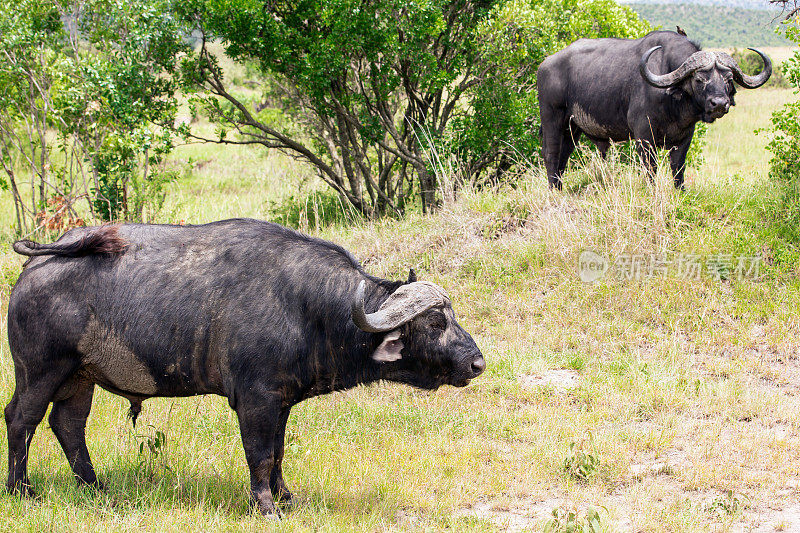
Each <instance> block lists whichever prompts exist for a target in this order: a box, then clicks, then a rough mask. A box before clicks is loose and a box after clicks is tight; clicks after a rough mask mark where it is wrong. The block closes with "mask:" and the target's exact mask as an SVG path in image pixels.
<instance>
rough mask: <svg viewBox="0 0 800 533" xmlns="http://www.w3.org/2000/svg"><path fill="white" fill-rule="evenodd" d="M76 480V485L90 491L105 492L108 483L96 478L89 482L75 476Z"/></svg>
mask: <svg viewBox="0 0 800 533" xmlns="http://www.w3.org/2000/svg"><path fill="white" fill-rule="evenodd" d="M76 481H77V483H78V487H81V488H84V489H88V490H91V491H94V492H105V491H107V490H108V485H106V484H105V483H103V482H102V481H98V480H96V479H95V480H94V481H92V482H89V481H84V480H82V479H80V478H77V479H76Z"/></svg>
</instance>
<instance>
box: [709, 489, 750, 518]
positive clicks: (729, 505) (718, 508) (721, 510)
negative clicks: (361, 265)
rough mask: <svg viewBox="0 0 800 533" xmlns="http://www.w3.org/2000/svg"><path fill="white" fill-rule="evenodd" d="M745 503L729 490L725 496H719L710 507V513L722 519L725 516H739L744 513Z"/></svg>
mask: <svg viewBox="0 0 800 533" xmlns="http://www.w3.org/2000/svg"><path fill="white" fill-rule="evenodd" d="M744 506H745V503H744V502H743V501H742V499H741V498H739V496H736V494H735V493H734V492H733V491H732V490H731V489H728V490H726V491H725V493H724V494H721V495H720V496H717V497H716V498H714V500H713V501H712V502H711V503H710V504H709V505H708V512H709V513H714V514H716V515H718V516H719V517H720V518H723V517H725V516H737V515H739V514H740V513H741V512H742V509H743V508H744Z"/></svg>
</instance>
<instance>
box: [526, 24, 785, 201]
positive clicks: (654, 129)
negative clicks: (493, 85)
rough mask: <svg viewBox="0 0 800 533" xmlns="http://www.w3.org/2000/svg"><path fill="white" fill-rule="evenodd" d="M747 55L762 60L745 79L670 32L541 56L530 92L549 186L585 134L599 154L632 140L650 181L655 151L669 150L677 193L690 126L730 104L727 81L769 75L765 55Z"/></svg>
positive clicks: (754, 83) (748, 81) (716, 55)
mask: <svg viewBox="0 0 800 533" xmlns="http://www.w3.org/2000/svg"><path fill="white" fill-rule="evenodd" d="M751 50H752V49H751ZM754 51H755V52H757V53H758V54H759V55H760V56H761V57H762V58H763V60H764V70H763V71H762V72H761V73H760V74H758V75H756V76H748V75H746V74H744V73H743V72H742V70H741V69H740V68H739V66H738V65H737V64H736V62H735V61H734V60H733V58H731V56H729V55H728V54H726V53H724V52H707V51H703V50H700V47H699V46H698V45H697V44H695V43H693V42H692V41H690V40H689V39H687V38H686V37H685V36H684V35H679V34H677V33H674V32H671V31H656V32H652V33H650V34H648V35H646V36H645V37H642V38H641V39H635V40H628V39H581V40H578V41H576V42H574V43H572V44H571V45H569V46H568V47H566V48H564V49H563V50H561V51H559V52H558V53H555V54H553V55H552V56H550V57H548V58H547V59H545V60H544V61H543V62H542V64H541V65H540V66H539V70H538V74H537V88H538V91H539V111H540V116H541V121H542V152H543V157H544V162H545V167H546V169H547V177H548V181H549V183H550V186H551V187H557V188H559V189H560V188H561V174H562V173H563V172H564V169H565V168H566V166H567V160H568V159H569V156H570V154H572V152H573V150H574V149H575V144H576V143H577V141H578V139H579V138H580V136H581V134H585V135H586V136H587V137H588V138H589V139H590V140H591V141H592V142H594V143H595V144H596V145H597V147H598V148H599V149H600V153H601V154H602V156H603V157H605V155H606V151H607V150H608V148H609V146H610V144H611V142H619V141H627V140H629V139H636V141H637V148H638V150H639V155H640V156H641V158H642V162H643V163H644V165H645V166H646V167H647V170H648V173H649V174H650V176H651V179H652V176H653V175H654V173H655V169H656V166H657V165H656V153H655V149H656V148H667V149H669V162H670V167H671V169H672V175H673V176H674V178H675V187H678V188H683V172H684V164H685V163H686V153H687V152H688V150H689V145H690V144H691V142H692V135H694V127H695V124H696V123H697V122H698V121H700V120H702V121H704V122H714V120H716V119H718V118H720V117H721V116H723V115H724V114H725V113H727V112H728V109H730V107H731V106H732V105H735V102H734V101H733V96H734V94H735V93H736V87H735V86H734V81H735V82H736V83H738V84H739V85H741V86H742V87H745V88H748V89H754V88H756V87H759V86H761V85H763V84H764V83H766V81H767V80H768V79H769V77H770V74H772V63H771V62H770V60H769V58H768V57H767V56H766V55H765V54H763V53H761V52H759V51H758V50H754Z"/></svg>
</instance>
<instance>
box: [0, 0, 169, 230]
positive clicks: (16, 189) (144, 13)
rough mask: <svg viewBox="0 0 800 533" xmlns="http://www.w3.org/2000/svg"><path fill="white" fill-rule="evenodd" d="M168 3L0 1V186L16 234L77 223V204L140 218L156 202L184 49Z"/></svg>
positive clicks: (164, 176) (102, 213)
mask: <svg viewBox="0 0 800 533" xmlns="http://www.w3.org/2000/svg"><path fill="white" fill-rule="evenodd" d="M168 1H169V0H129V1H126V2H118V1H116V0H86V1H78V0H72V1H66V2H51V1H46V0H0V55H2V56H3V57H4V58H5V60H4V61H2V62H0V163H2V170H3V171H4V173H5V177H6V178H7V179H6V180H0V186H2V185H4V184H6V185H10V187H9V189H10V190H11V193H12V195H13V199H14V206H15V211H16V222H17V224H16V226H17V227H16V231H17V232H18V233H29V232H30V231H37V230H41V229H43V228H44V229H53V228H50V226H52V225H53V224H54V217H55V218H58V217H61V218H63V215H64V214H66V215H68V217H69V219H70V220H76V221H77V220H80V217H81V216H85V213H81V215H80V216H79V214H78V212H77V211H76V209H78V208H79V207H78V206H77V202H78V201H79V200H81V201H84V200H85V202H86V203H85V204H83V205H85V207H86V208H87V209H88V211H89V212H90V215H91V217H92V218H96V219H100V220H112V219H118V218H126V219H132V220H141V219H142V217H143V213H144V210H145V209H146V208H155V206H157V205H158V204H159V203H160V201H161V199H163V197H162V193H163V189H162V188H163V184H164V183H165V182H166V181H168V180H170V179H172V178H173V177H174V174H171V173H170V172H167V171H166V169H165V166H164V157H165V156H166V154H168V153H169V152H170V151H171V150H172V141H171V135H170V133H169V130H170V128H169V127H164V126H169V125H171V123H172V121H173V120H174V117H175V111H176V110H177V100H176V98H175V95H174V82H173V81H172V80H171V79H170V76H169V73H170V72H172V71H173V70H174V67H175V61H176V56H177V55H178V54H179V53H180V52H181V51H182V50H184V44H183V42H182V37H181V33H180V32H179V28H178V26H177V25H176V23H175V20H174V17H172V15H171V14H170V13H169V10H168V9H167V5H168ZM25 181H27V182H28V183H24V182H25ZM23 184H24V185H27V186H25V187H23ZM21 190H24V191H31V193H30V194H31V196H32V197H31V198H25V199H23V193H21V192H20V191H21ZM25 194H27V193H25ZM56 199H57V200H58V202H59V204H63V206H64V207H65V213H60V212H57V213H53V212H51V210H50V209H49V207H48V206H50V205H52V203H53V201H54V200H56Z"/></svg>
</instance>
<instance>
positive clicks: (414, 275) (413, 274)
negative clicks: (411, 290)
mask: <svg viewBox="0 0 800 533" xmlns="http://www.w3.org/2000/svg"><path fill="white" fill-rule="evenodd" d="M415 281H417V273H416V272H414V269H413V268H409V269H408V281H406V283H414V282H415Z"/></svg>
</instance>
